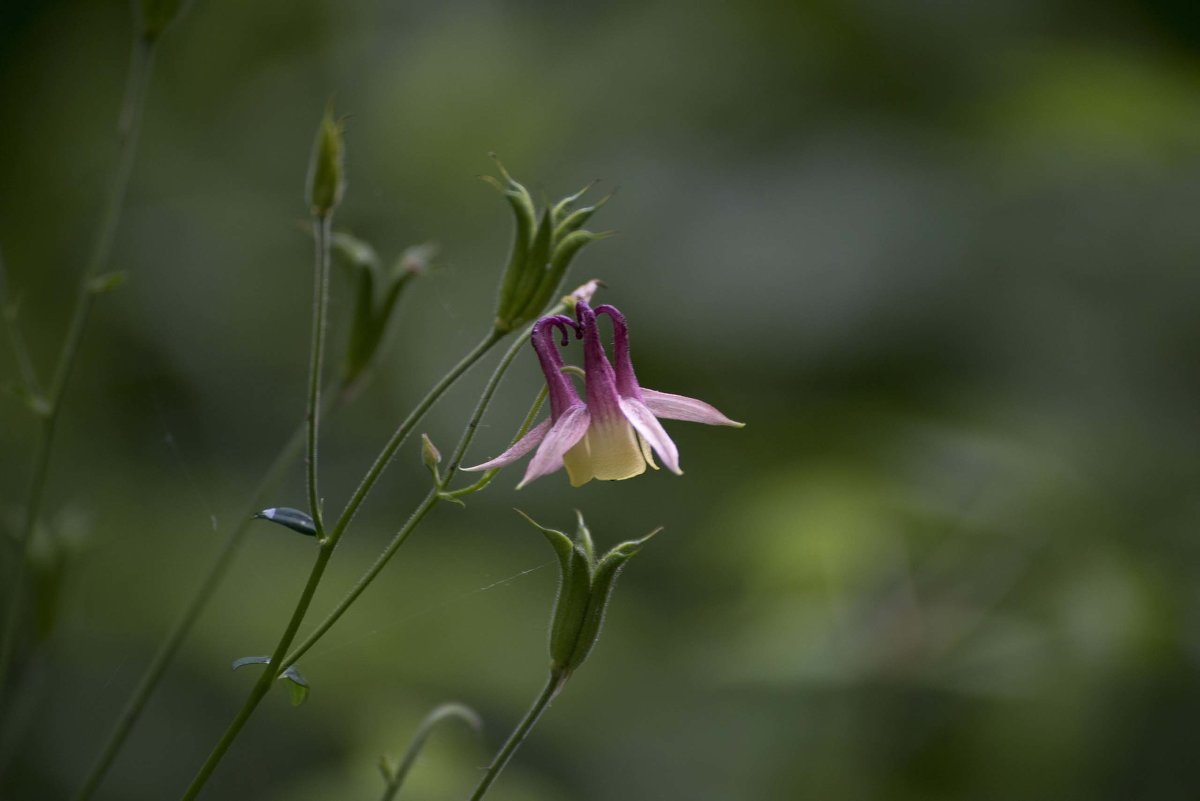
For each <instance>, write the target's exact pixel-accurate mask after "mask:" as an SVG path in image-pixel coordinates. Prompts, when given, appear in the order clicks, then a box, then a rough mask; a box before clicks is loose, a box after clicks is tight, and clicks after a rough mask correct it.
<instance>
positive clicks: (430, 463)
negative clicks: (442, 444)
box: [421, 434, 442, 478]
mask: <svg viewBox="0 0 1200 801" xmlns="http://www.w3.org/2000/svg"><path fill="white" fill-rule="evenodd" d="M421 461H422V462H424V463H425V466H426V467H428V468H429V471H430V472H431V473H433V475H434V477H435V478H436V477H437V474H438V465H439V464H441V463H442V452H441V451H439V450H438V449H437V446H436V445H434V444H433V440H431V439H430V438H429V435H428V434H422V435H421Z"/></svg>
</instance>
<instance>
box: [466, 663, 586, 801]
mask: <svg viewBox="0 0 1200 801" xmlns="http://www.w3.org/2000/svg"><path fill="white" fill-rule="evenodd" d="M566 683H567V675H566V674H562V673H556V672H554V671H551V673H550V678H549V680H547V682H546V686H545V688H544V689H543V690H542V693H541V695H539V696H538V697H537V700H536V701H534V702H533V706H531V707H529V711H528V712H526V713H525V717H524V718H522V719H521V722H520V723H518V724H517V727H516V728H515V729H513V732H512V734H510V735H509V736H508V740H507V741H505V743H504V745H503V747H501V749H500V751H499V753H497V754H496V758H495V759H493V760H492V764H491V765H489V766H488V769H487V773H485V774H483V778H482V779H481V780H480V781H479V785H478V786H477V787H476V788H475V792H473V793H471V799H470V801H479V799H481V798H483V797H484V796H485V795H487V791H488V789H490V788H491V786H492V783H493V782H494V781H496V777H498V776H499V775H500V771H502V770H504V766H505V765H507V764H508V762H509V760H511V759H512V757H513V754H515V753H516V752H517V749H518V748H520V746H521V743H522V742H523V741H524V740H525V737H526V736H527V735H528V734H529V732H530V731H531V730H532V729H533V726H534V724H536V723H537V722H538V718H540V717H541V716H542V713H543V712H545V711H546V709H547V708H548V707H549V706H550V702H551V701H553V700H554V698H555V697H556V696H557V695H558V694H559V692H561V691H562V688H563V686H564V685H565V684H566Z"/></svg>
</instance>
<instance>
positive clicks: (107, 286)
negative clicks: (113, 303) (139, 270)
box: [88, 270, 129, 295]
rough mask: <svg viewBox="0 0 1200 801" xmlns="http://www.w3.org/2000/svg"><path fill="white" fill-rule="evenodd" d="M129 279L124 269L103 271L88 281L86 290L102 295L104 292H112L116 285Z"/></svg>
mask: <svg viewBox="0 0 1200 801" xmlns="http://www.w3.org/2000/svg"><path fill="white" fill-rule="evenodd" d="M127 280H129V273H127V272H125V271H124V270H118V271H116V272H112V273H103V274H101V275H97V276H96V277H95V278H93V279H92V280H91V281H90V282H89V283H88V290H89V291H90V292H91V293H92V294H93V295H103V294H104V293H106V292H112V291H113V290H114V289H116V288H117V287H119V286H121V285H122V284H124V283H125V282H126V281H127Z"/></svg>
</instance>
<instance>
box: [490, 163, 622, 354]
mask: <svg viewBox="0 0 1200 801" xmlns="http://www.w3.org/2000/svg"><path fill="white" fill-rule="evenodd" d="M496 166H497V167H499V169H500V175H501V177H502V179H503V180H499V179H496V178H493V177H491V176H484V180H486V181H487V182H488V183H490V184H492V186H494V187H496V189H498V190H499V191H500V193H501V194H503V195H504V198H505V199H506V200H507V201H508V204H509V206H510V207H511V208H512V212H513V221H514V232H513V243H512V249H511V250H510V252H509V257H508V264H507V266H506V267H505V269H504V277H503V278H502V279H501V282H500V296H499V298H498V301H497V304H496V323H495V325H496V330H498V331H501V332H507V331H511V330H513V329H514V328H518V327H520V326H521V325H524V324H525V323H527V322H529V321H530V320H533V319H535V318H536V317H537V316H538V315H540V314H541V313H542V312H543V311H544V310H545V308H546V306H547V305H548V304H549V303H550V301H551V299H552V298H553V297H554V294H555V292H556V291H557V289H558V287H559V285H560V284H561V283H562V280H563V277H564V276H565V275H566V272H567V268H568V267H570V264H571V260H572V259H574V257H575V255H576V254H577V253H578V252H579V250H580V248H582V247H583V246H584V245H586V244H587V243H589V242H592V241H594V240H596V239H600V238H602V237H603V236H606V234H595V233H592V232H590V231H583V230H581V226H583V224H584V223H585V222H587V220H588V218H589V217H591V215H592V214H593V213H595V211H596V209H598V208H600V206H602V205H603V204H604V202H605V201H606V200H607V198H605V199H604V200H601V201H600V202H598V203H596V204H595V205H594V206H590V207H588V208H585V209H579V210H577V211H571V208H572V205H573V204H574V203H575V201H576V200H578V199H579V198H580V197H581V196H582V195H583V193H584V192H586V191H587V190H588V189H589V188H590V187H591V184H589V185H588V186H585V187H584V188H583V189H581V190H580V191H578V192H576V193H575V194H573V195H569V196H568V197H565V198H562V199H561V200H559V201H558V202H557V203H555V204H553V205H552V206H550V207H548V208H545V209H543V210H542V212H541V213H540V214H539V213H538V211H537V209H536V206H535V204H534V202H533V198H532V197H531V196H530V194H529V191H528V190H527V189H525V187H524V186H522V185H521V184H519V183H517V181H515V180H513V177H512V176H511V175H509V174H508V172H507V171H506V170H505V169H504V165H502V164H500V162H499V161H497V162H496Z"/></svg>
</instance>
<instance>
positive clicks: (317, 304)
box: [304, 213, 333, 539]
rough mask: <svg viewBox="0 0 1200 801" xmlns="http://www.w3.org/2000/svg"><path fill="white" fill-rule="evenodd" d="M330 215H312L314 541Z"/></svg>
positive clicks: (308, 459)
mask: <svg viewBox="0 0 1200 801" xmlns="http://www.w3.org/2000/svg"><path fill="white" fill-rule="evenodd" d="M332 225H333V215H332V214H328V213H324V214H314V215H313V239H314V240H315V242H316V258H315V262H316V265H315V269H314V270H313V273H314V276H313V298H315V300H314V302H313V325H312V348H311V360H310V362H309V366H308V408H307V410H306V412H305V416H304V420H305V423H306V424H307V432H306V441H307V449H306V452H305V459H304V461H305V484H306V485H307V487H308V513H309V515H311V516H312V519H313V522H314V523H315V524H316V527H317V537H318V538H321V539H324V537H325V523H324V521H323V519H322V516H321V493H320V491H319V490H318V488H317V441H318V435H319V433H320V430H321V373H322V372H323V367H324V363H325V318H326V316H327V311H328V308H329V264H330V252H329V245H330V239H331V237H332V235H333V231H332V230H331V228H332Z"/></svg>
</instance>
